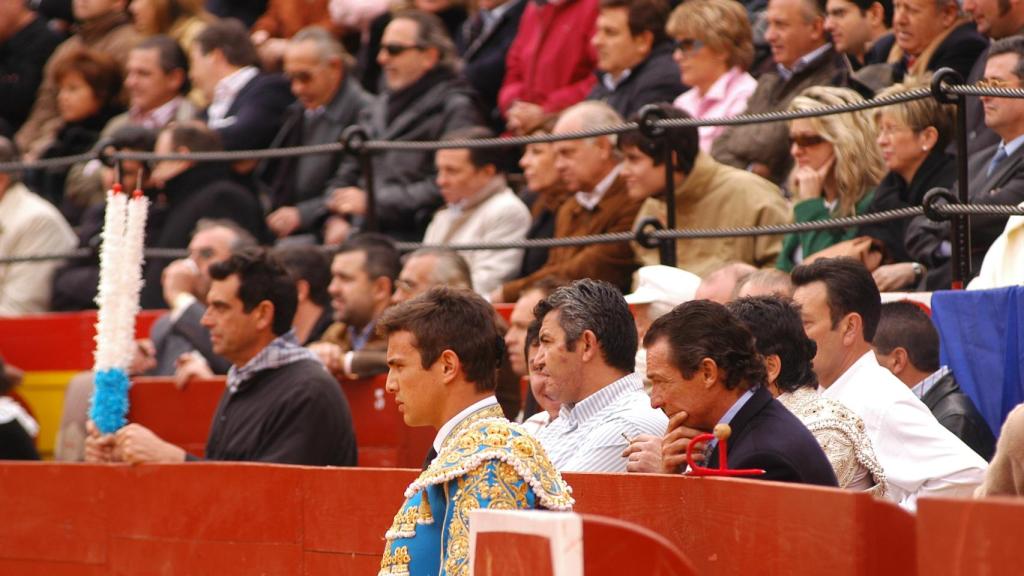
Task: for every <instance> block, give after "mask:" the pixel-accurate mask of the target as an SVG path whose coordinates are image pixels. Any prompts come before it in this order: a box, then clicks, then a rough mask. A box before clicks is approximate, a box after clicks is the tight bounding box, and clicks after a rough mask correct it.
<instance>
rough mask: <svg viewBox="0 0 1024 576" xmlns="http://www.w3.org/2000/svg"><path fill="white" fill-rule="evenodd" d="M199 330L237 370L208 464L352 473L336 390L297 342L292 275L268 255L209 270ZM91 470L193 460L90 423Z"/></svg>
mask: <svg viewBox="0 0 1024 576" xmlns="http://www.w3.org/2000/svg"><path fill="white" fill-rule="evenodd" d="M210 276H211V277H212V278H213V283H212V285H211V286H210V293H209V295H208V296H207V304H208V307H207V309H206V313H205V314H204V315H203V325H204V326H206V327H207V328H209V329H210V334H211V336H212V340H213V349H214V352H216V353H217V354H220V355H221V356H223V357H225V358H227V359H228V360H230V361H231V363H232V366H231V370H230V371H229V372H228V381H227V389H226V390H225V391H224V395H223V396H221V400H220V404H218V406H217V411H216V412H215V413H214V416H213V424H212V427H211V428H210V437H209V439H208V440H207V443H206V459H208V460H241V461H250V462H274V463H279V464H303V465H308V466H354V465H355V464H356V442H355V433H354V432H353V429H352V416H351V414H350V413H349V408H348V402H347V401H346V400H345V396H344V395H343V394H342V393H341V389H340V388H339V387H338V383H337V382H335V381H334V379H333V378H331V377H330V375H329V374H327V372H326V371H325V370H324V368H323V365H321V364H320V362H319V361H318V360H317V358H316V356H315V355H314V354H313V353H311V352H310V351H308V350H306V349H304V348H302V347H301V346H299V345H298V343H297V342H296V341H295V334H294V332H293V331H292V318H293V316H294V315H295V307H296V304H297V297H296V292H295V283H294V281H293V280H292V278H291V275H289V274H288V271H287V270H285V269H284V267H283V266H281V264H280V263H279V262H278V261H277V259H276V258H274V257H273V256H270V255H269V254H268V253H267V252H266V251H264V250H262V249H249V250H243V251H240V252H236V253H235V254H233V255H232V256H231V257H230V258H229V259H228V260H226V261H224V262H218V263H217V264H214V265H213V266H211V267H210ZM89 428H90V430H89V438H88V439H87V440H86V460H88V461H92V462H97V461H99V462H112V461H124V462H130V463H138V462H184V461H186V460H196V458H195V457H194V456H192V455H190V454H187V453H186V452H185V451H184V450H182V449H181V448H179V447H177V446H174V445H173V444H170V443H168V442H166V441H164V440H162V439H160V438H159V437H157V436H156V435H155V434H154V433H153V432H152V431H150V430H148V429H147V428H145V427H143V426H141V425H139V424H128V425H127V426H125V427H123V428H121V429H120V430H118V431H117V432H115V433H114V434H108V435H104V436H100V434H99V432H98V431H97V430H96V428H95V426H93V425H92V423H91V422H90V426H89Z"/></svg>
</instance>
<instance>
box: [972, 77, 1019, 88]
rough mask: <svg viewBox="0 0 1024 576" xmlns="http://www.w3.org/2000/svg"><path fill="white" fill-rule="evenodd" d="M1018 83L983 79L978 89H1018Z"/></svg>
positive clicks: (979, 82) (979, 81)
mask: <svg viewBox="0 0 1024 576" xmlns="http://www.w3.org/2000/svg"><path fill="white" fill-rule="evenodd" d="M1015 84H1018V82H1016V81H1014V80H1000V79H999V78H982V79H981V80H978V88H1016V87H1017V86H1015Z"/></svg>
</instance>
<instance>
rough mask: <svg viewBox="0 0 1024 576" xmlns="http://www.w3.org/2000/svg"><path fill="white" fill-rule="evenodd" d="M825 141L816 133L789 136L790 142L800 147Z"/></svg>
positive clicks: (808, 146) (807, 146)
mask: <svg viewBox="0 0 1024 576" xmlns="http://www.w3.org/2000/svg"><path fill="white" fill-rule="evenodd" d="M824 142H825V139H824V138H822V137H821V136H818V135H817V134H793V135H791V136H790V137H789V143H790V144H796V145H797V146H799V147H800V148H810V147H812V146H817V145H818V144H822V143H824Z"/></svg>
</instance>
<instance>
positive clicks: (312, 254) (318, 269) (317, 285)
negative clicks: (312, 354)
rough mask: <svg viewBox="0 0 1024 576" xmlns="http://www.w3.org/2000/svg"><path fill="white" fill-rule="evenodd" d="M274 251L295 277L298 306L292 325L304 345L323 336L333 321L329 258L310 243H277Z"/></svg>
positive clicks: (297, 337)
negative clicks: (282, 244) (290, 244)
mask: <svg viewBox="0 0 1024 576" xmlns="http://www.w3.org/2000/svg"><path fill="white" fill-rule="evenodd" d="M274 254H275V255H276V256H277V257H278V259H280V261H281V265H282V266H284V267H285V269H286V270H288V273H289V274H291V275H292V278H294V279H295V291H296V292H297V293H298V296H299V305H298V307H297V308H296V309H295V319H294V320H293V321H292V328H293V329H294V330H295V338H296V340H298V341H299V344H302V345H303V346H306V345H308V344H310V343H312V342H316V341H318V340H320V338H321V337H323V335H324V332H326V331H327V328H329V327H330V325H331V323H332V322H333V321H334V311H333V310H332V309H331V295H330V293H328V290H327V288H328V286H330V283H331V259H330V258H329V257H328V256H327V254H326V253H325V252H324V250H323V249H322V248H320V247H319V246H313V245H309V244H296V245H294V246H289V245H285V246H278V247H277V248H275V249H274Z"/></svg>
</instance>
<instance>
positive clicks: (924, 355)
mask: <svg viewBox="0 0 1024 576" xmlns="http://www.w3.org/2000/svg"><path fill="white" fill-rule="evenodd" d="M871 347H872V348H874V350H875V357H876V358H878V363H879V364H881V365H882V366H884V367H885V368H886V369H887V370H889V371H890V372H892V374H893V376H896V377H897V378H899V379H900V381H901V382H903V383H904V384H906V385H907V387H908V388H910V391H911V392H913V393H914V395H915V396H917V397H918V398H920V399H921V402H924V405H925V406H927V407H928V409H929V410H931V411H932V414H934V415H935V418H936V419H937V420H938V421H939V423H940V424H942V425H943V426H945V427H946V428H947V429H949V431H950V432H952V433H953V434H955V435H956V437H957V438H959V439H961V440H963V442H964V444H967V445H968V446H970V447H971V450H974V451H975V452H977V453H978V455H979V456H981V457H982V458H984V459H985V460H991V459H992V455H993V454H994V453H995V450H996V439H995V437H994V436H993V435H992V429H991V428H989V427H988V423H987V422H985V418H984V417H983V416H982V415H981V413H980V412H978V408H977V407H976V406H975V405H974V402H973V401H971V398H970V397H969V396H967V394H964V391H963V390H961V389H960V386H959V385H957V383H956V378H955V377H954V376H953V371H952V370H950V369H949V367H948V366H940V365H939V333H938V331H937V330H936V329H935V325H933V324H932V321H931V318H929V317H928V315H927V314H925V312H924V310H922V309H921V307H920V306H918V305H917V304H915V303H913V302H887V303H885V304H882V318H881V320H880V321H879V323H878V330H877V331H876V332H875V339H874V340H872V341H871Z"/></svg>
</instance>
